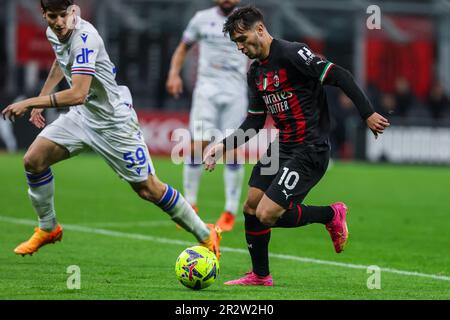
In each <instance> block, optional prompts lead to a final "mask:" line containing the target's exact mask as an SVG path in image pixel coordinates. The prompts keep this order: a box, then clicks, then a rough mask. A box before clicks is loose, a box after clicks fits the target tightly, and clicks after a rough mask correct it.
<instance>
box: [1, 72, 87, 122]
mask: <svg viewBox="0 0 450 320" xmlns="http://www.w3.org/2000/svg"><path fill="white" fill-rule="evenodd" d="M91 83H92V76H90V75H81V74H75V75H73V76H72V88H70V89H68V90H64V91H60V92H57V93H54V94H50V95H45V96H39V97H34V98H30V99H26V100H23V101H20V102H17V103H14V104H12V105H10V106H8V107H6V108H5V109H4V110H3V111H2V116H3V118H4V119H6V118H8V119H9V120H11V121H14V120H15V118H17V117H22V116H23V115H24V114H25V113H26V112H27V111H28V110H30V109H33V108H38V109H45V108H58V107H69V106H75V105H80V104H83V103H84V102H85V101H86V98H87V96H88V93H89V88H90V87H91Z"/></svg>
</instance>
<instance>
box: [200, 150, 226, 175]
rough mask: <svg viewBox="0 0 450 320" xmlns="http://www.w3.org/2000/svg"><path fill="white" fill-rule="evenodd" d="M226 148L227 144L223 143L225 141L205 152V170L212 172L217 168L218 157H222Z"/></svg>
mask: <svg viewBox="0 0 450 320" xmlns="http://www.w3.org/2000/svg"><path fill="white" fill-rule="evenodd" d="M224 148H225V146H224V145H223V143H219V144H216V145H215V146H213V147H212V148H211V149H209V150H208V151H207V152H206V153H205V156H204V158H203V164H204V165H205V170H207V171H210V172H211V171H213V170H214V169H215V168H216V164H217V159H219V158H221V157H222V155H223V150H224Z"/></svg>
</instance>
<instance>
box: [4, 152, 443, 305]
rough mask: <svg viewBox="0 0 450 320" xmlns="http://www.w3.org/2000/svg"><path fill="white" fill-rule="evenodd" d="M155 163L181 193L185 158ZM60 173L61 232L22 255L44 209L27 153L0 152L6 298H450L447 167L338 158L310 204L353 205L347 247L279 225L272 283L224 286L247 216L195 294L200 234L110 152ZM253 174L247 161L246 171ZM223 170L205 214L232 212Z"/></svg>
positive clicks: (243, 260) (317, 230)
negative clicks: (149, 199)
mask: <svg viewBox="0 0 450 320" xmlns="http://www.w3.org/2000/svg"><path fill="white" fill-rule="evenodd" d="M154 164H155V167H156V169H157V173H158V176H159V177H160V178H161V179H162V180H163V181H165V182H167V183H170V184H172V185H173V186H174V187H176V188H177V189H179V190H181V188H182V180H181V177H182V167H181V166H175V165H173V164H172V163H171V162H170V160H168V159H162V158H156V159H154ZM53 171H54V174H55V183H56V209H57V215H58V218H59V221H60V222H61V223H62V224H63V226H64V227H65V233H64V239H63V241H62V242H61V243H58V244H56V245H48V246H45V247H43V248H42V249H41V250H40V251H39V252H38V253H37V254H35V255H34V256H33V257H29V256H28V257H25V258H22V257H19V256H15V255H14V253H13V249H14V248H15V246H16V245H17V244H18V243H20V242H21V241H24V240H26V239H27V238H28V237H29V236H30V235H31V234H32V232H33V227H34V222H35V221H36V217H35V214H34V212H33V211H32V208H31V205H30V203H29V200H28V198H27V193H26V189H27V188H26V181H25V176H24V173H23V169H22V160H21V156H20V155H12V156H11V155H0V182H1V183H0V199H1V202H0V288H1V290H0V299H149V300H157V299H174V300H190V299H195V300H197V299H200V300H201V299H214V300H217V299H219V300H220V299H232V300H246V299H264V300H277V299H285V300H297V299H450V233H449V231H450V229H449V226H450V200H449V195H450V192H449V190H450V169H449V168H443V167H441V168H433V167H418V166H406V167H402V166H390V165H368V164H355V163H353V164H344V163H336V164H335V165H334V166H333V167H332V168H331V170H329V172H327V174H326V175H325V177H324V178H323V179H322V181H321V182H320V184H319V185H318V186H317V187H316V188H315V189H314V190H313V191H312V192H311V193H310V195H309V196H308V198H307V199H306V203H307V204H316V205H319V204H329V203H332V202H335V201H345V202H346V203H347V204H348V206H349V216H348V224H349V230H350V240H349V243H348V246H347V248H346V250H345V251H344V253H342V254H340V255H337V254H335V253H334V250H333V247H332V243H331V240H330V238H329V235H328V233H327V232H326V230H325V228H324V226H322V225H311V226H307V227H304V228H299V229H289V230H288V229H283V230H281V229H274V230H273V232H272V241H271V244H270V251H271V253H272V256H271V259H270V264H271V270H272V274H273V277H274V282H275V286H274V287H273V288H263V287H252V288H247V287H228V286H225V285H223V282H224V281H226V280H230V279H233V278H235V277H237V276H239V275H241V274H243V273H244V272H246V271H248V270H249V266H250V259H249V256H248V253H247V250H246V244H245V237H244V233H243V231H244V230H243V218H242V215H240V216H239V220H238V222H237V225H236V227H235V230H233V232H231V233H226V234H224V239H223V241H222V247H223V253H222V259H221V269H220V277H219V279H218V280H217V281H216V283H215V284H214V285H213V286H212V287H210V288H208V289H206V290H204V291H198V292H197V291H195V292H194V291H191V290H189V289H187V288H184V287H183V286H182V285H181V284H180V283H178V281H177V280H176V279H175V272H174V265H175V260H176V258H177V256H178V254H179V253H180V252H181V251H182V250H183V249H184V248H185V247H187V246H189V245H194V244H196V242H195V239H194V237H193V236H191V235H190V234H188V233H187V232H185V231H181V230H177V229H176V228H175V225H174V224H173V223H172V222H171V221H170V219H169V218H168V217H167V216H166V214H165V213H163V212H161V211H160V210H159V209H158V208H157V207H156V206H153V205H151V204H150V203H146V202H144V201H142V200H140V199H139V198H138V197H137V196H136V195H135V194H134V193H133V192H132V191H131V189H130V187H129V186H128V185H127V184H126V183H125V182H123V181H120V180H119V178H118V177H117V176H116V175H115V174H114V173H113V172H112V170H111V169H110V168H109V167H108V166H107V165H106V164H105V163H104V162H103V160H102V159H101V158H99V157H97V156H94V155H85V156H80V157H77V158H75V159H71V160H68V161H66V162H64V163H61V164H58V165H55V166H54V167H53ZM250 172H251V167H250V166H248V167H247V178H248V175H249V174H250ZM222 177H223V174H222V169H221V168H219V169H218V170H217V171H216V172H213V173H205V174H204V175H203V178H202V184H201V187H200V195H199V203H198V205H199V207H200V211H201V213H200V215H201V217H202V218H204V220H206V221H208V222H215V221H216V219H217V217H218V215H219V214H220V212H221V211H222V209H223V198H224V196H223V182H222V181H223V178H222ZM245 192H246V188H245V189H244V193H245ZM242 200H244V195H243V197H242ZM72 265H76V266H79V267H80V270H81V289H80V290H69V289H68V288H67V284H66V283H67V279H68V277H69V276H70V274H68V273H67V268H68V267H69V266H72ZM370 265H376V266H379V267H380V268H381V289H374V290H369V289H368V287H367V280H368V278H369V277H370V276H371V274H369V273H368V272H367V266H370Z"/></svg>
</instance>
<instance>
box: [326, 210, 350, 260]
mask: <svg viewBox="0 0 450 320" xmlns="http://www.w3.org/2000/svg"><path fill="white" fill-rule="evenodd" d="M331 208H332V209H333V211H334V217H333V219H332V220H331V221H330V222H329V223H327V224H326V225H325V227H326V228H327V230H328V232H329V233H330V236H331V240H332V241H333V245H334V250H336V253H341V252H342V251H344V247H345V244H346V243H347V240H348V228H347V221H346V217H347V206H346V205H345V203H342V202H338V203H334V204H332V205H331Z"/></svg>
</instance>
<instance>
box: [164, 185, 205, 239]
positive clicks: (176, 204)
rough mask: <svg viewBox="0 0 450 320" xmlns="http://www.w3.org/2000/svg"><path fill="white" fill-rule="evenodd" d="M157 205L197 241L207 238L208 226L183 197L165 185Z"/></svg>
mask: <svg viewBox="0 0 450 320" xmlns="http://www.w3.org/2000/svg"><path fill="white" fill-rule="evenodd" d="M157 205H158V206H159V207H160V208H161V209H162V210H163V211H164V212H166V213H167V214H169V216H170V217H171V218H172V220H173V221H174V222H176V223H177V224H178V225H180V226H182V227H183V228H184V229H185V230H186V231H189V232H190V233H192V234H193V235H194V236H195V237H196V238H197V240H198V241H203V240H205V239H206V238H208V237H209V234H210V230H209V228H208V226H207V225H206V224H205V223H204V222H203V221H202V220H201V219H200V217H199V216H198V215H197V214H196V213H195V211H194V209H192V207H191V205H190V204H189V203H188V202H187V201H186V200H185V199H184V197H183V195H181V193H179V192H178V191H177V190H175V189H174V188H172V187H171V186H169V185H166V191H165V192H164V195H163V197H162V198H161V200H160V201H159V202H158V204H157Z"/></svg>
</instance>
